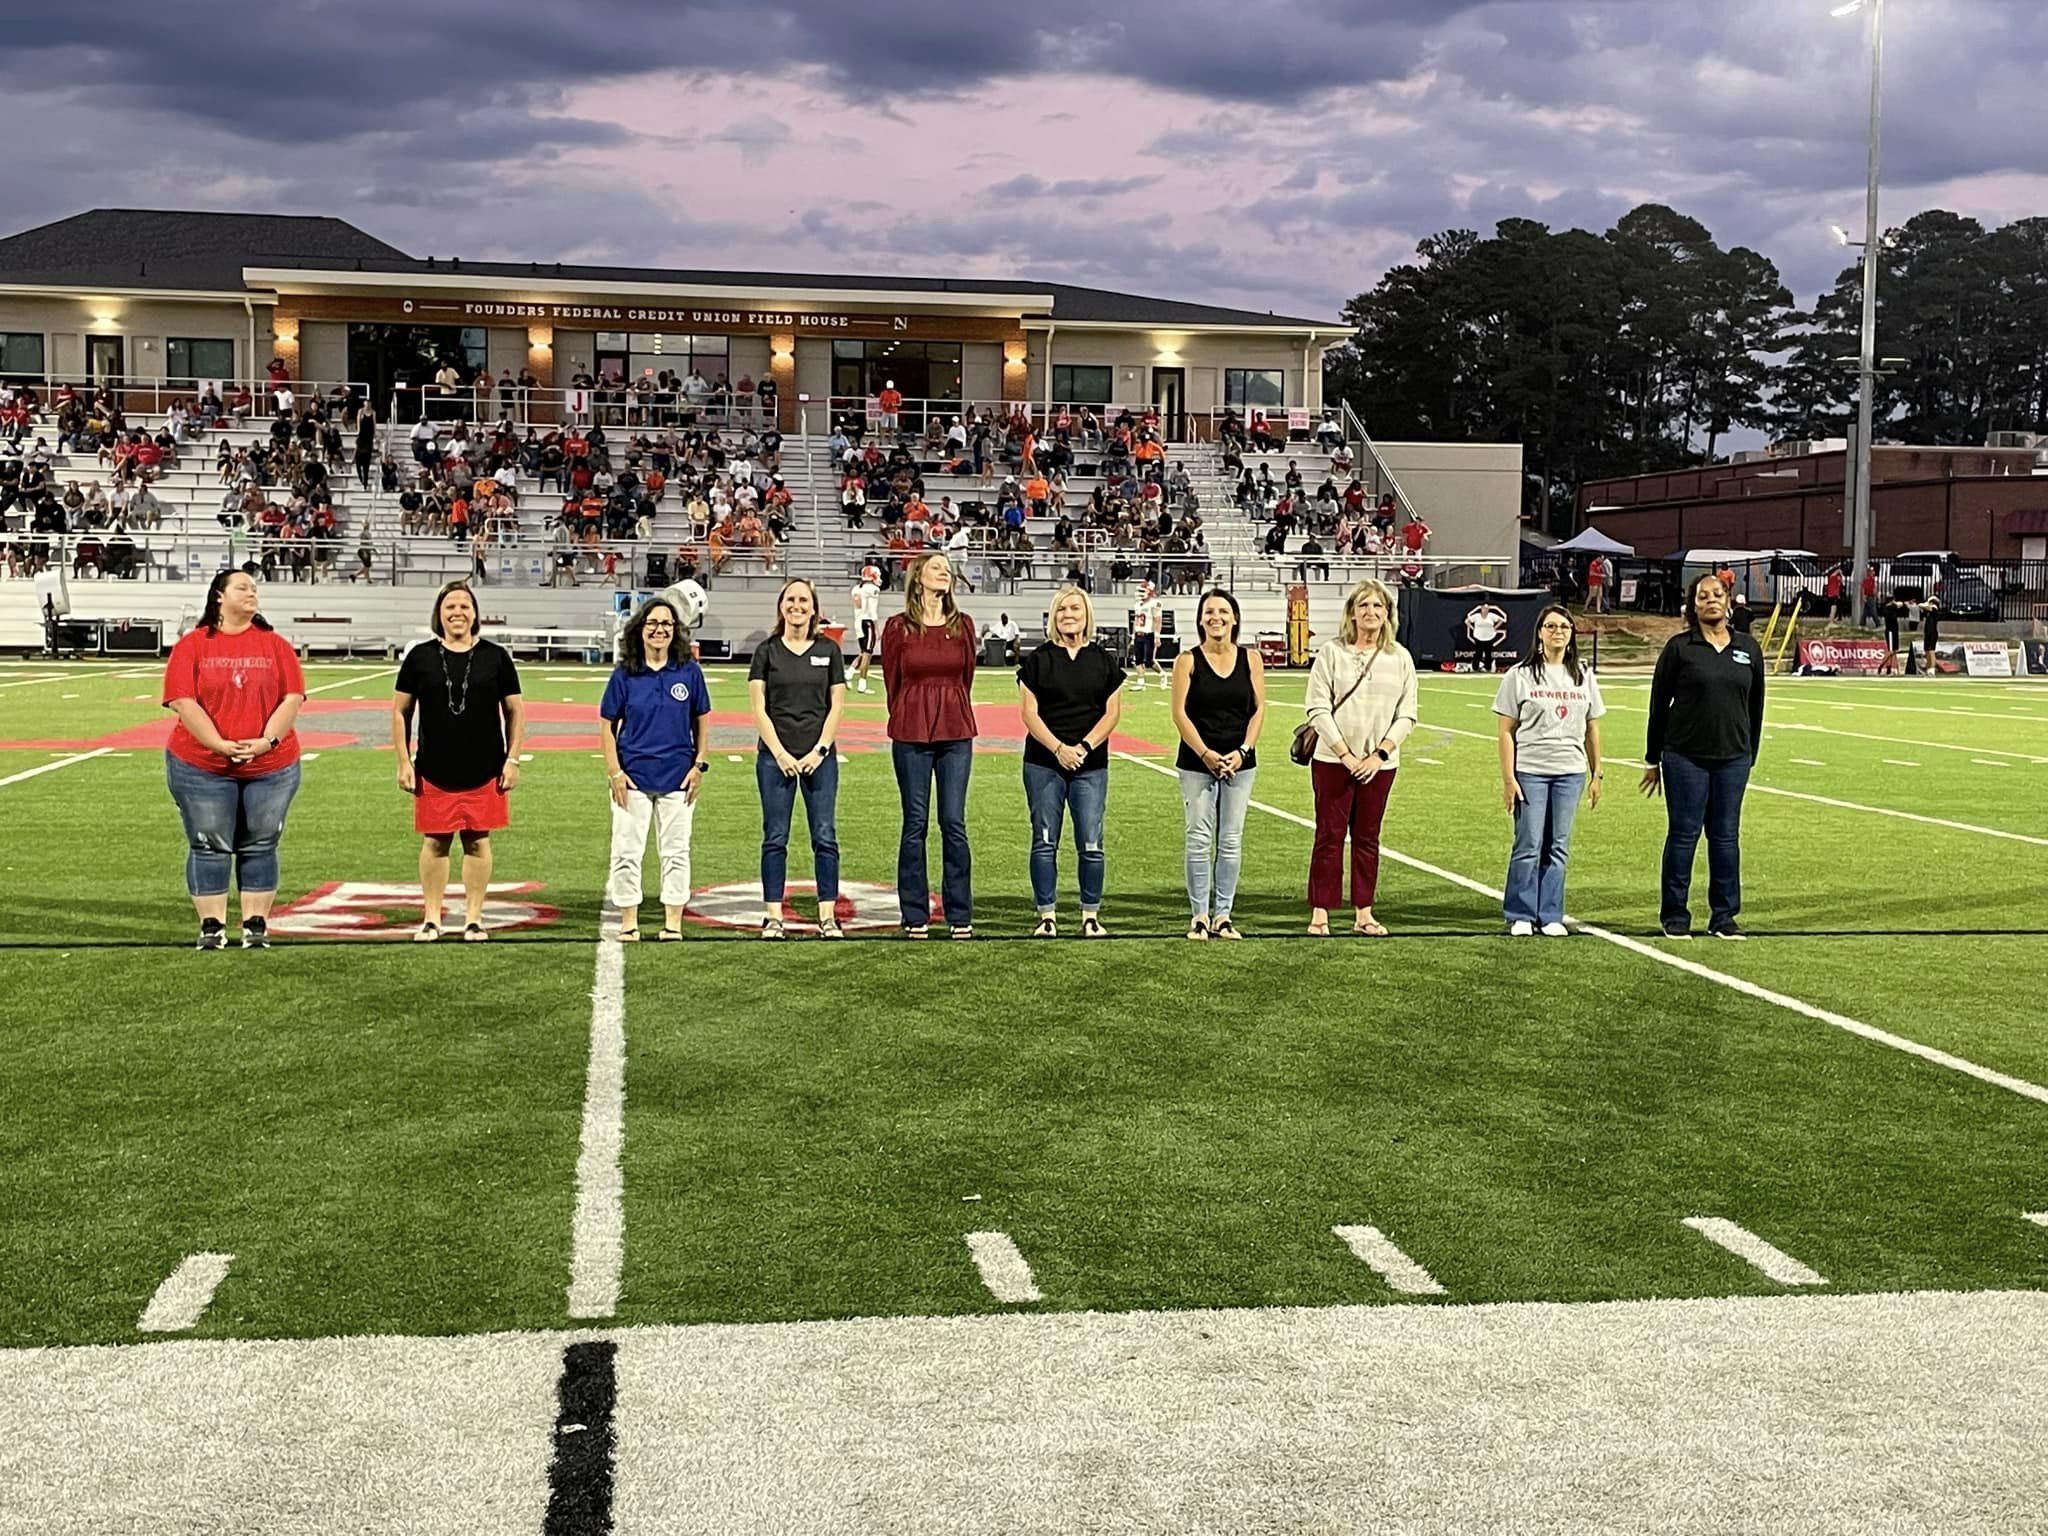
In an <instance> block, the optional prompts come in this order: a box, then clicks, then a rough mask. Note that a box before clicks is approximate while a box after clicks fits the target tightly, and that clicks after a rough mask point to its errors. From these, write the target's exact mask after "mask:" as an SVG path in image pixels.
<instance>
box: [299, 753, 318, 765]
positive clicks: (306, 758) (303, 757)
mask: <svg viewBox="0 0 2048 1536" xmlns="http://www.w3.org/2000/svg"><path fill="white" fill-rule="evenodd" d="M319 756H320V754H319V753H318V752H301V753H300V754H299V761H300V762H302V763H310V762H313V761H314V760H315V759H317V758H318V757H319Z"/></svg>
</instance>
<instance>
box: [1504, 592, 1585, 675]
mask: <svg viewBox="0 0 2048 1536" xmlns="http://www.w3.org/2000/svg"><path fill="white" fill-rule="evenodd" d="M1553 613H1560V614H1563V615H1564V621H1565V622H1566V623H1567V624H1569V625H1571V627H1572V637H1571V639H1569V640H1567V641H1566V642H1565V647H1564V669H1565V671H1567V672H1569V673H1570V674H1571V679H1572V681H1573V682H1574V683H1583V682H1584V681H1585V680H1586V668H1585V666H1584V664H1583V663H1581V662H1580V660H1579V622H1578V620H1577V619H1574V618H1573V617H1572V611H1571V609H1569V608H1567V607H1565V605H1564V604H1563V603H1550V604H1547V605H1545V607H1544V609H1543V611H1542V612H1541V613H1539V614H1537V615H1536V627H1535V628H1534V629H1532V630H1530V631H1529V654H1528V655H1526V656H1524V657H1523V658H1522V659H1521V662H1520V663H1519V665H1521V666H1524V667H1527V668H1528V669H1529V670H1530V671H1531V672H1532V673H1534V674H1535V675H1536V676H1538V677H1541V676H1542V675H1543V621H1544V620H1545V619H1547V618H1549V617H1550V616H1551V615H1552V614H1553Z"/></svg>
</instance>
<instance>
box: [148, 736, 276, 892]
mask: <svg viewBox="0 0 2048 1536" xmlns="http://www.w3.org/2000/svg"><path fill="white" fill-rule="evenodd" d="M164 775H165V777H166V779H167V780H168V781H169V783H170V787H171V798H172V799H173V800H175V801H176V802H177V803H178V817H179V819H180V820H181V821H183V822H184V824H185V843H186V852H185V889H186V890H187V891H189V892H190V893H191V894H192V895H194V896H225V895H227V893H228V876H229V875H230V874H231V873H232V874H233V875H234V876H235V877H236V883H237V884H238V885H239V886H240V887H241V889H242V890H243V892H244V893H250V892H253V893H255V894H257V895H261V894H262V893H264V892H266V891H274V890H276V889H277V840H278V839H279V838H280V837H282V836H283V835H284V818H285V813H286V812H288V811H289V810H290V809H291V807H292V796H293V795H295V794H297V793H298V790H299V765H298V764H297V763H293V764H292V765H291V766H290V767H287V768H280V769H278V770H277V772H275V773H267V774H265V775H264V776H263V777H262V778H260V779H231V778H229V777H227V776H226V775H225V774H219V773H208V772H207V771H206V770H205V769H204V768H194V767H193V766H192V765H191V764H190V763H188V762H186V761H184V760H183V759H182V758H176V757H173V756H171V755H170V753H168V752H166V753H165V754H164Z"/></svg>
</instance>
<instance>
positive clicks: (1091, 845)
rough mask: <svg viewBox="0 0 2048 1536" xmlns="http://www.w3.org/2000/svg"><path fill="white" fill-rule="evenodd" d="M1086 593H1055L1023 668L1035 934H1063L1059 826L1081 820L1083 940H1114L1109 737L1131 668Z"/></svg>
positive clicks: (1077, 830)
mask: <svg viewBox="0 0 2048 1536" xmlns="http://www.w3.org/2000/svg"><path fill="white" fill-rule="evenodd" d="M1094 637H1095V612H1094V609H1093V607H1092V606H1091V605H1090V603H1089V601H1088V594H1087V593H1085V592H1083V591H1081V590H1080V589H1079V588H1077V587H1066V588H1063V589H1061V590H1060V591H1059V592H1057V593H1055V594H1054V595H1053V600H1052V607H1051V610H1050V612H1049V613H1048V615H1047V618H1046V642H1047V643H1046V644H1044V645H1042V646H1040V647H1038V649H1037V650H1035V651H1033V652H1032V653H1031V654H1030V655H1029V656H1028V657H1026V658H1025V659H1024V663H1023V665H1022V666H1020V667H1019V668H1018V669H1017V683H1018V692H1019V694H1020V696H1021V698H1022V701H1023V711H1024V731H1025V737H1024V795H1025V799H1026V800H1027V801H1028V802H1029V805H1030V810H1031V858H1030V866H1031V896H1032V900H1033V902H1034V903H1035V904H1036V906H1037V908H1038V926H1037V928H1036V929H1034V930H1033V933H1032V936H1033V937H1034V938H1040V939H1051V938H1057V937H1058V936H1059V918H1058V913H1057V909H1058V900H1057V889H1056V887H1057V884H1058V877H1059V845H1060V828H1061V822H1062V821H1063V820H1064V819H1065V817H1066V816H1068V815H1069V814H1071V815H1072V817H1073V822H1074V849H1075V855H1076V858H1077V859H1078V861H1079V864H1080V871H1081V937H1082V938H1084V939H1100V938H1107V937H1108V936H1109V935H1108V930H1107V929H1106V928H1104V927H1103V925H1102V916H1101V911H1102V888H1103V876H1104V869H1105V862H1106V861H1105V858H1104V854H1103V822H1104V816H1105V812H1106V810H1107V807H1108V801H1109V738H1110V736H1111V735H1112V734H1113V733H1114V732H1115V730H1116V725H1117V721H1118V719H1119V718H1120V717H1121V715H1122V712H1123V701H1122V698H1121V695H1120V690H1121V689H1122V687H1123V685H1124V676H1125V674H1124V670H1123V668H1122V667H1120V666H1118V665H1117V664H1116V661H1115V659H1114V658H1112V657H1111V656H1110V654H1109V652H1107V651H1105V650H1104V649H1103V648H1102V647H1101V646H1100V645H1099V644H1097V643H1096V641H1095V638H1094Z"/></svg>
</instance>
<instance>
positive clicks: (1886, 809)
mask: <svg viewBox="0 0 2048 1536" xmlns="http://www.w3.org/2000/svg"><path fill="white" fill-rule="evenodd" d="M1417 729H1419V730H1425V731H1436V732H1438V733H1439V734H1441V735H1445V736H1468V737H1470V738H1471V739H1472V740H1474V741H1492V740H1494V738H1493V737H1491V736H1487V735H1484V734H1482V733H1480V732H1478V731H1461V730H1459V729H1458V728H1457V727H1456V726H1452V725H1433V724H1428V725H1422V726H1419V727H1417ZM1607 761H1608V762H1610V763H1612V764H1614V765H1615V767H1617V768H1640V767H1642V766H1643V765H1642V764H1641V763H1640V762H1638V761H1636V760H1635V759H1633V758H1627V757H1609V758H1608V759H1607ZM1792 761H1794V762H1799V761H1801V759H1798V758H1794V759H1792ZM1809 766H1812V765H1809ZM1901 766H1903V767H1907V768H1917V767H1919V766H1920V765H1919V764H1918V763H1905V764H1902V765H1901ZM1749 793H1750V794H1753V795H1776V796H1778V798H1779V799H1781V800H1805V801H1808V802H1810V803H1811V804H1814V805H1825V806H1829V807H1831V808H1833V809H1835V810H1838V811H1860V812H1862V813H1863V814H1864V815H1866V816H1890V817H1892V818H1894V819H1895V820H1898V821H1917V822H1919V823H1920V824H1921V825H1922V826H1927V827H1940V828H1942V829H1944V830H1945V831H1949V832H1974V833H1976V834H1977V835H1978V836H1979V837H1996V838H2002V839H2004V840H2005V841H2007V842H2012V843H2029V844H2031V845H2032V846H2034V847H2036V848H2048V837H2034V836H2031V835H2029V834H2028V833H2025V832H2008V831H2006V830H2005V829H2004V828H2003V827H1980V826H1978V825H1977V824H1976V823H1974V822H1968V821H1949V820H1947V819H1946V818H1944V817H1941V816H1922V815H1920V814H1919V813H1918V812H1916V811H1895V810H1893V809H1892V808H1891V807H1890V806H1886V805H1861V804H1858V803H1857V802H1856V801H1854V800H1837V799H1836V798H1835V797H1834V796H1832V795H1809V794H1807V793H1805V792H1804V791H1802V790H1797V789H1779V788H1777V787H1776V786H1775V785H1771V784H1759V783H1757V782H1756V780H1754V779H1751V780H1750V781H1749Z"/></svg>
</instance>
